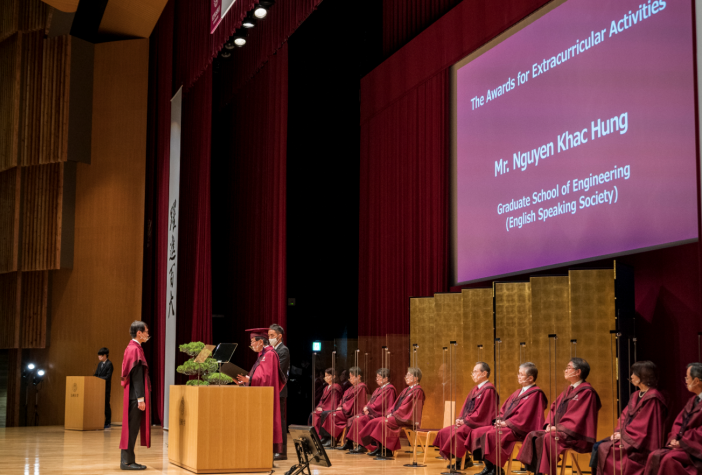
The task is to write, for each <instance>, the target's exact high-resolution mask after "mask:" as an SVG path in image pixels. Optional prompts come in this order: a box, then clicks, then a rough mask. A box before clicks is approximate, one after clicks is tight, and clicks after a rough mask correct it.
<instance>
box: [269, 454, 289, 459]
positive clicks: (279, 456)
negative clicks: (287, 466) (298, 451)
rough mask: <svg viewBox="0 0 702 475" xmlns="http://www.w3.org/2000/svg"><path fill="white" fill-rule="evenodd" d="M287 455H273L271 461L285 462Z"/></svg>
mask: <svg viewBox="0 0 702 475" xmlns="http://www.w3.org/2000/svg"><path fill="white" fill-rule="evenodd" d="M287 459H288V455H287V454H275V455H273V460H287Z"/></svg>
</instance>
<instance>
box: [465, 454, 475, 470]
mask: <svg viewBox="0 0 702 475" xmlns="http://www.w3.org/2000/svg"><path fill="white" fill-rule="evenodd" d="M472 466H473V460H471V458H470V457H469V456H467V455H466V459H465V460H464V461H463V468H468V467H472Z"/></svg>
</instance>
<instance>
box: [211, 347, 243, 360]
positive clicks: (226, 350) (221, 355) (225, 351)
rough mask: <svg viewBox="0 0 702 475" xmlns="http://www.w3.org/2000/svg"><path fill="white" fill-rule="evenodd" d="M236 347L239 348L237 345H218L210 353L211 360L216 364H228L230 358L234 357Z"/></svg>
mask: <svg viewBox="0 0 702 475" xmlns="http://www.w3.org/2000/svg"><path fill="white" fill-rule="evenodd" d="M237 346H239V344H238V343H220V344H219V345H217V348H215V350H214V352H212V358H214V359H215V360H216V361H217V362H218V363H229V361H230V360H231V359H232V356H234V352H235V351H236V347H237Z"/></svg>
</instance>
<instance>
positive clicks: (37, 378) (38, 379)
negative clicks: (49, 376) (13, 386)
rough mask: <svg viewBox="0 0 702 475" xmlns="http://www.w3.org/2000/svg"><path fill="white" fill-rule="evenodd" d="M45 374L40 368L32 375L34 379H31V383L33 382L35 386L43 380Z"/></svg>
mask: <svg viewBox="0 0 702 475" xmlns="http://www.w3.org/2000/svg"><path fill="white" fill-rule="evenodd" d="M45 374H46V372H44V370H43V369H40V370H39V371H37V374H36V375H35V376H34V380H33V381H32V384H33V385H34V386H36V385H38V384H39V383H41V382H42V381H44V375H45Z"/></svg>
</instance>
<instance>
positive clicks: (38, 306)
mask: <svg viewBox="0 0 702 475" xmlns="http://www.w3.org/2000/svg"><path fill="white" fill-rule="evenodd" d="M21 275H22V284H21V285H22V287H21V288H22V302H21V310H20V327H21V330H20V348H46V347H47V345H48V337H49V332H48V330H49V319H48V301H49V272H48V271H41V272H22V273H21Z"/></svg>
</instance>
